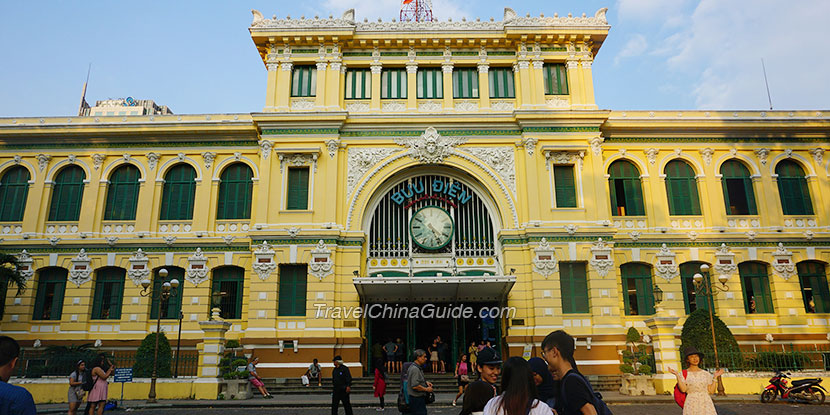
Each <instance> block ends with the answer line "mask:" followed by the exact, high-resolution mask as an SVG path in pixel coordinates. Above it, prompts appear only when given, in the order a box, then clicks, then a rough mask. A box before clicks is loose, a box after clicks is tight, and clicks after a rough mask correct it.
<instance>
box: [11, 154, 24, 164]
mask: <svg viewBox="0 0 830 415" xmlns="http://www.w3.org/2000/svg"><path fill="white" fill-rule="evenodd" d="M22 160H23V156H21V155H20V154H15V155H14V159H13V162H14V164H20V162H21V161H22Z"/></svg>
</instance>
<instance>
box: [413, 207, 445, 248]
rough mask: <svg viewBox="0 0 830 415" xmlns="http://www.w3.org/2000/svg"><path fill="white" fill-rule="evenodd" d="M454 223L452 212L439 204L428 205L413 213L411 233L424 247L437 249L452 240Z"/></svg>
mask: <svg viewBox="0 0 830 415" xmlns="http://www.w3.org/2000/svg"><path fill="white" fill-rule="evenodd" d="M454 228H455V226H454V225H453V221H452V217H450V214H449V213H448V212H447V211H446V210H444V209H441V208H440V207H437V206H426V207H423V208H421V209H419V210H418V211H417V212H415V214H414V215H412V220H411V221H410V222H409V234H410V235H412V240H413V241H414V242H415V244H417V245H418V246H420V247H421V248H424V249H429V250H435V249H441V248H443V247H445V246H447V244H448V243H450V241H451V240H452V233H453V230H454Z"/></svg>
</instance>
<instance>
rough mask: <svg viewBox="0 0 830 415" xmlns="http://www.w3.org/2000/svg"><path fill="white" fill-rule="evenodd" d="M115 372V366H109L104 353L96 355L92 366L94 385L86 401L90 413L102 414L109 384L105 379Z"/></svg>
mask: <svg viewBox="0 0 830 415" xmlns="http://www.w3.org/2000/svg"><path fill="white" fill-rule="evenodd" d="M114 371H115V365H113V364H111V363H110V361H109V359H107V355H106V353H98V356H96V357H95V360H94V363H93V365H92V379H93V381H94V382H95V383H93V385H92V390H91V391H89V395H88V396H87V398H86V401H87V402H89V403H90V405H91V408H92V412H91V413H94V412H96V411H97V412H98V415H101V414H103V413H104V406H106V404H107V394H108V388H109V384H108V383H107V379H109V377H110V376H111V375H112V372H114Z"/></svg>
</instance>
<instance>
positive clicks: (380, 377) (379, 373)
mask: <svg viewBox="0 0 830 415" xmlns="http://www.w3.org/2000/svg"><path fill="white" fill-rule="evenodd" d="M372 390H373V391H375V398H378V401H379V402H380V407H379V408H378V412H380V411H383V410H384V409H385V405H384V402H383V395H385V394H386V371H385V370H384V366H383V359H378V360H376V361H375V381H374V382H373V383H372Z"/></svg>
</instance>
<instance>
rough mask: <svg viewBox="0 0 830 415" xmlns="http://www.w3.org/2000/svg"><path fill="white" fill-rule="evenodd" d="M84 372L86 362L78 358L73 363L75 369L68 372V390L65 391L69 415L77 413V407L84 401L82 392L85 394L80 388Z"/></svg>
mask: <svg viewBox="0 0 830 415" xmlns="http://www.w3.org/2000/svg"><path fill="white" fill-rule="evenodd" d="M84 372H86V362H84V361H83V360H79V361H78V362H77V363H75V370H74V371H73V372H72V373H70V374H69V392H68V393H67V402H69V415H75V414H77V413H78V407H79V406H81V402H83V401H84V394H86V392H85V391H84V389H83V388H82V386H83V384H84Z"/></svg>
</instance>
